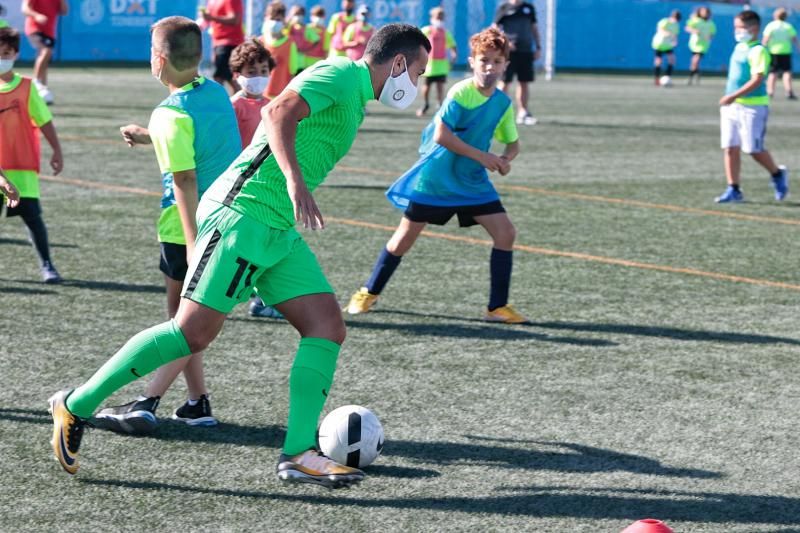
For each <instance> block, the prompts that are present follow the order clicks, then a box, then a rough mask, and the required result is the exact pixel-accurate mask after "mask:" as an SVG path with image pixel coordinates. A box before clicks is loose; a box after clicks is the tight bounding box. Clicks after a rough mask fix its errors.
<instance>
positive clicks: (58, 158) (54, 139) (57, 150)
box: [39, 120, 64, 174]
mask: <svg viewBox="0 0 800 533" xmlns="http://www.w3.org/2000/svg"><path fill="white" fill-rule="evenodd" d="M39 129H41V130H42V135H44V138H45V139H47V142H48V143H50V148H52V149H53V155H52V156H51V157H50V168H52V169H53V173H54V174H58V173H59V172H61V170H62V169H63V168H64V155H63V154H62V153H61V143H59V142H58V134H57V133H56V127H55V126H53V121H52V120H51V121H50V122H48V123H46V124H42V126H41V127H40V128H39Z"/></svg>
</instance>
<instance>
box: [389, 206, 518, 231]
mask: <svg viewBox="0 0 800 533" xmlns="http://www.w3.org/2000/svg"><path fill="white" fill-rule="evenodd" d="M505 212H506V209H505V207H503V204H502V203H500V200H495V201H493V202H489V203H486V204H478V205H458V206H440V205H426V204H418V203H416V202H409V204H408V207H407V208H406V211H405V213H403V215H404V216H405V217H406V218H407V219H408V220H410V221H411V222H425V223H427V224H435V225H437V226H444V225H445V224H447V222H448V221H449V220H450V219H451V218H453V215H455V216H457V217H458V225H459V226H461V227H462V228H467V227H469V226H474V225H475V224H477V223H478V222H477V221H476V220H475V217H479V216H483V215H494V214H495V213H505Z"/></svg>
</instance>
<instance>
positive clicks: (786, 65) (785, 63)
mask: <svg viewBox="0 0 800 533" xmlns="http://www.w3.org/2000/svg"><path fill="white" fill-rule="evenodd" d="M769 71H770V72H775V73H777V74H780V73H782V72H791V71H792V54H772V63H770V65H769Z"/></svg>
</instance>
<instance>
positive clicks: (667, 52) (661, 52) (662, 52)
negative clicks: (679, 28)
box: [653, 48, 675, 57]
mask: <svg viewBox="0 0 800 533" xmlns="http://www.w3.org/2000/svg"><path fill="white" fill-rule="evenodd" d="M653 53H654V54H655V55H656V57H661V56H665V55H667V56H671V55H672V54H674V53H675V49H674V48H672V49H670V50H653Z"/></svg>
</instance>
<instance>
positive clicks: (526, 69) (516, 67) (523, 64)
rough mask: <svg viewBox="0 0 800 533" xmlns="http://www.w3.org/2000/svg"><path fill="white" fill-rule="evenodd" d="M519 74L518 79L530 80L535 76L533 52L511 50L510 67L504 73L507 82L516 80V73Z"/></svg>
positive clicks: (504, 79)
mask: <svg viewBox="0 0 800 533" xmlns="http://www.w3.org/2000/svg"><path fill="white" fill-rule="evenodd" d="M515 74H516V76H517V81H521V82H530V81H533V80H534V78H535V75H534V72H533V52H511V57H509V58H508V68H506V73H505V74H504V75H503V81H504V82H505V83H511V82H512V81H514V75H515Z"/></svg>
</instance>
